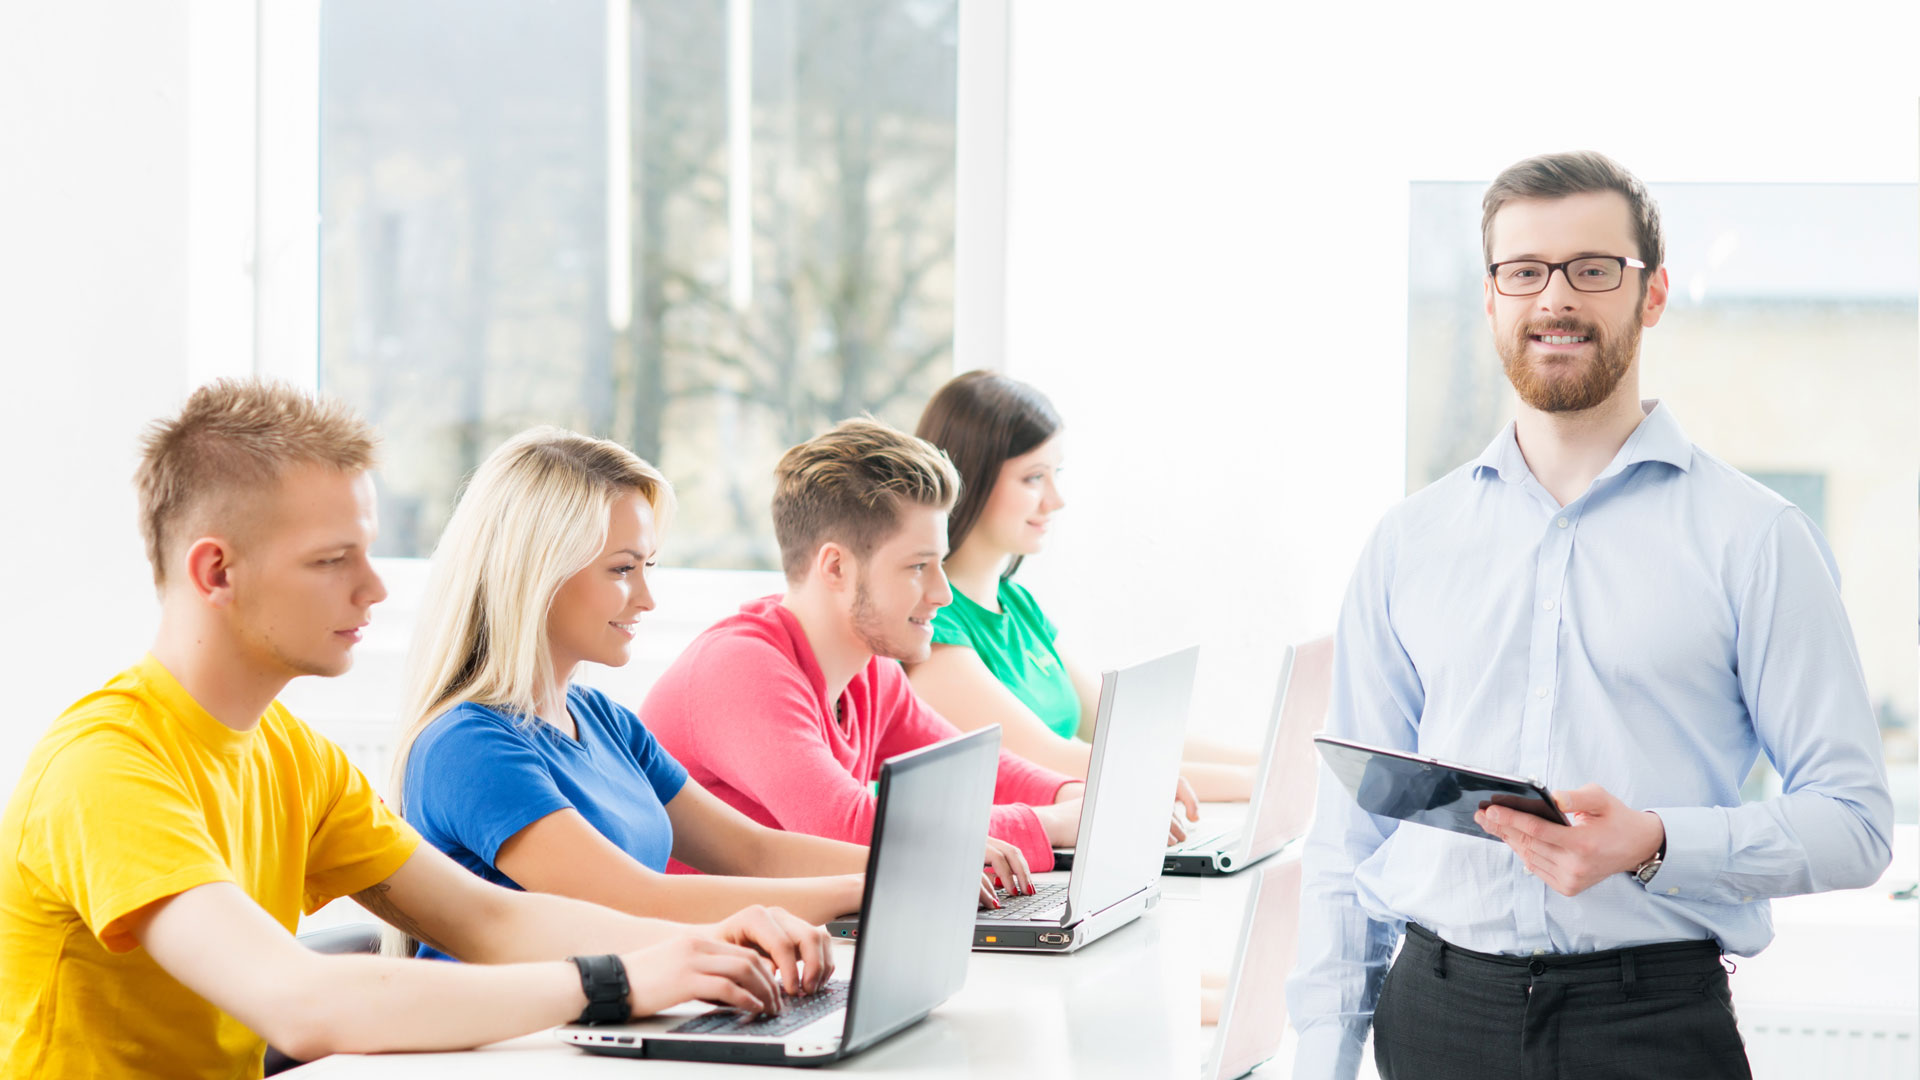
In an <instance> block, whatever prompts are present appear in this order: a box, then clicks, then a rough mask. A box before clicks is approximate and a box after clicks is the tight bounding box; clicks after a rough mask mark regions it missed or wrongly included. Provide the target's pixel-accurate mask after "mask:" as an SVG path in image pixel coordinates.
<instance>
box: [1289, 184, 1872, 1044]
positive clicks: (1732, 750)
mask: <svg viewBox="0 0 1920 1080" xmlns="http://www.w3.org/2000/svg"><path fill="white" fill-rule="evenodd" d="M1481 240H1482V244H1483V246H1484V255H1485V259H1486V263H1487V274H1486V279H1485V299H1486V314H1487V319H1488V322H1489V323H1490V325H1491V326H1492V328H1493V337H1494V341H1495V343H1496V345H1497V347H1498V351H1499V353H1500V358H1501V361H1502V363H1503V365H1504V367H1505V369H1506V373H1507V377H1508V380H1509V381H1510V382H1511V383H1512V384H1513V388H1514V391H1515V393H1516V396H1517V399H1518V400H1517V404H1516V416H1515V419H1514V421H1513V422H1512V423H1510V424H1508V425H1507V427H1506V428H1505V430H1503V431H1501V432H1500V434H1499V435H1498V436H1497V437H1496V438H1495V439H1494V440H1493V442H1492V443H1491V444H1490V445H1489V446H1488V447H1487V449H1486V450H1485V451H1484V452H1483V453H1481V455H1480V456H1479V457H1478V458H1476V459H1474V460H1473V461H1471V462H1469V463H1467V464H1466V465H1464V466H1462V467H1460V468H1459V469H1456V470H1455V471H1453V472H1452V473H1449V474H1448V475H1447V476H1445V477H1443V478H1441V479H1440V480H1438V481H1436V482H1435V483H1434V484H1432V485H1431V486H1429V487H1427V488H1426V489H1425V490H1422V491H1420V492H1418V493H1416V494H1414V495H1412V496H1410V497H1408V498H1407V499H1406V500H1405V501H1404V502H1402V503H1401V504H1400V505H1398V506H1396V507H1395V508H1394V509H1393V510H1392V511H1390V512H1389V513H1388V514H1387V515H1386V517H1385V518H1384V519H1383V520H1382V521H1381V523H1380V525H1379V527H1378V528H1377V529H1376V530H1375V532H1374V534H1373V536H1372V538H1371V539H1370V541H1369V542H1368V545H1367V548H1366V551H1365V552H1364V553H1363V554H1362V556H1361V558H1360V562H1359V566H1358V568H1357V569H1356V570H1355V572H1354V576H1353V579H1352V583H1351V585H1350V587H1349V589H1348V592H1347V595H1346V600H1345V603H1344V605H1343V608H1342V611H1341V616H1340V625H1339V631H1338V637H1337V640H1336V646H1335V662H1334V686H1333V695H1332V700H1331V705H1330V708H1329V713H1328V717H1327V727H1328V729H1329V731H1330V732H1331V733H1333V734H1336V735H1339V736H1343V737H1346V738H1348V739H1352V740H1356V741H1359V742H1365V743H1370V744H1373V745H1377V746H1384V747H1392V748H1397V749H1400V750H1404V751H1408V752H1413V753H1417V754H1419V755H1421V756H1425V757H1435V758H1442V759H1447V760H1451V761H1457V762H1462V763H1465V764H1469V765H1473V766H1476V767H1479V768H1483V769H1488V770H1494V771H1498V772H1503V773H1508V774H1514V775H1522V776H1532V777H1539V778H1541V779H1542V780H1543V781H1544V782H1545V783H1546V785H1547V786H1548V787H1549V788H1552V789H1557V790H1556V791H1555V798H1556V800H1557V801H1558V803H1559V805H1560V807H1561V809H1563V810H1564V811H1565V812H1566V814H1567V817H1568V819H1569V820H1570V822H1571V824H1570V825H1556V824H1552V823H1549V822H1548V821H1546V820H1545V819H1543V818H1538V817H1534V816H1532V815H1530V814H1526V813H1522V812H1519V811H1516V810H1513V809H1509V808H1503V807H1490V808H1488V809H1484V810H1482V811H1480V812H1479V814H1478V815H1477V816H1476V818H1475V820H1476V821H1477V822H1478V823H1479V825H1480V826H1481V828H1482V829H1484V830H1485V831H1486V833H1487V834H1488V835H1487V836H1486V837H1474V836H1467V835H1461V834H1455V833H1450V832H1445V831H1442V830H1438V829H1432V828H1424V827H1421V826H1418V825H1405V824H1402V823H1400V822H1398V821H1396V820H1393V819H1391V818H1384V817H1375V816H1373V815H1370V814H1368V813H1366V812H1365V811H1363V810H1361V809H1360V808H1359V807H1358V805H1357V804H1356V803H1355V802H1354V800H1353V799H1352V797H1351V796H1349V795H1348V793H1347V792H1346V791H1345V789H1343V788H1342V787H1341V786H1340V785H1339V784H1338V783H1337V782H1333V780H1332V778H1331V776H1330V775H1327V774H1323V779H1322V782H1321V785H1320V802H1319V811H1318V814H1317V815H1316V818H1315V823H1314V827H1313V831H1312V833H1311V835H1310V837H1309V840H1308V844H1307V848H1306V852H1305V855H1304V860H1305V878H1304V886H1303V899H1302V929H1301V948H1300V963H1299V966H1298V968H1297V969H1296V971H1295V972H1294V975H1293V977H1292V979H1291V980H1290V982H1289V986H1288V993H1289V1011H1290V1013H1291V1015H1292V1017H1293V1019H1294V1022H1295V1024H1296V1026H1297V1027H1298V1028H1299V1031H1300V1050H1299V1056H1298V1058H1297V1060H1296V1062H1295V1071H1294V1075H1295V1076H1301V1077H1321V1076H1326V1077H1352V1076H1354V1075H1355V1072H1356V1071H1357V1069H1358V1065H1359V1060H1360V1056H1361V1051H1362V1047H1363V1045H1364V1043H1365V1040H1366V1035H1367V1030H1368V1027H1369V1025H1371V1027H1372V1029H1373V1036H1374V1056H1375V1064H1376V1066H1377V1068H1378V1070H1379V1073H1380V1075H1381V1076H1382V1077H1386V1078H1394V1077H1421V1078H1423V1080H1445V1078H1448V1077H1456V1076H1458V1077H1467V1076H1472V1077H1481V1078H1493V1077H1514V1078H1520V1077H1525V1078H1528V1080H1538V1078H1546V1077H1568V1078H1572V1077H1580V1078H1588V1077H1594V1078H1598V1077H1660V1076H1687V1077H1749V1076H1750V1075H1751V1072H1750V1069H1749V1067H1748V1063H1747V1059H1746V1054H1745V1050H1744V1048H1743V1046H1742V1043H1741V1039H1740V1034H1739V1030H1738V1028H1737V1027H1736V1025H1735V1019H1734V1013H1733V1005H1732V999H1731V997H1730V994H1729V990H1728V985H1727V977H1726V970H1725V969H1724V968H1723V967H1722V963H1721V958H1722V956H1723V954H1729V953H1731V954H1735V955H1740V956H1751V955H1753V954H1755V953H1757V952H1759V951H1760V950H1761V949H1762V948H1764V947H1765V946H1766V945H1767V943H1768V942H1769V941H1770V940H1771V938H1772V936H1773V932H1772V923H1771V918H1770V915H1769V910H1768V898H1769V897H1774V896H1791V895H1796V894H1800V893H1809V892H1817V891H1821V890H1826V889H1843V888H1858V887H1862V886H1865V885H1868V884H1871V883H1872V882H1873V881H1875V880H1876V879H1877V878H1878V877H1879V875H1880V873H1881V872H1882V871H1883V870H1884V869H1885V867H1886V865H1887V862H1888V860H1889V858H1890V845H1889V838H1890V837H1891V835H1892V832H1893V809H1892V802H1891V799H1890V797H1889V795H1888V791H1887V780H1886V766H1885V764H1884V762H1883V761H1882V757H1881V749H1880V738H1879V732H1878V729H1877V726H1876V724H1875V721H1874V716H1873V710H1872V707H1871V706H1870V705H1869V703H1868V698H1867V690H1866V684H1865V679H1864V677H1863V676H1862V673H1861V669H1860V661H1859V657H1858V654H1857V653H1856V651H1855V649H1854V643H1853V635H1852V631H1851V629H1850V628H1849V625H1848V622H1847V615H1846V611H1845V610H1844V609H1843V608H1842V606H1841V602H1840V588H1839V571H1838V567H1837V566H1836V564H1835V562H1834V558H1833V554H1832V552H1831V551H1829V550H1828V548H1827V544H1826V541H1825V539H1824V538H1823V537H1822V536H1821V535H1820V532H1819V530H1818V529H1817V528H1815V527H1814V525H1813V523H1812V522H1810V521H1809V520H1808V519H1807V517H1806V515H1804V514H1802V513H1801V512H1800V511H1799V510H1798V509H1797V508H1795V507H1794V506H1793V505H1792V504H1790V503H1788V502H1787V501H1786V500H1784V499H1782V498H1780V497H1779V496H1778V495H1775V494H1774V493H1773V492H1771V491H1769V490H1767V489H1766V488H1765V487H1762V486H1761V485H1760V484H1758V483H1756V482H1755V481H1753V480H1752V479H1750V478H1748V477H1746V476H1744V475H1742V474H1741V473H1740V472H1739V471H1738V470H1736V469H1734V468H1732V467H1731V466H1729V465H1727V464H1726V463H1724V462H1722V461H1720V460H1719V459H1717V458H1715V457H1713V456H1711V455H1709V454H1708V453H1706V452H1705V451H1704V450H1701V449H1700V448H1699V447H1696V446H1694V445H1693V444H1692V443H1691V442H1690V441H1689V440H1688V439H1687V436H1686V434H1685V433H1684V432H1683V431H1682V430H1681V427H1680V422H1679V420H1678V419H1677V418H1676V417H1675V416H1674V414H1673V411H1672V410H1671V409H1669V408H1668V407H1667V406H1665V405H1662V404H1661V403H1659V402H1658V401H1643V400H1641V398H1640V392H1639V391H1640V386H1639V382H1640V334H1641V331H1642V330H1644V329H1648V328H1651V327H1653V326H1655V325H1657V324H1658V323H1659V321H1660V317H1661V315H1662V313H1663V312H1664V311H1665V309H1666V304H1667V295H1668V284H1667V271H1666V269H1665V268H1664V267H1663V266H1662V265H1661V264H1662V262H1663V259H1664V256H1665V249H1664V244H1663V241H1662V239H1661V234H1660V218H1659V212H1658V210H1657V208H1656V207H1655V205H1654V203H1653V200H1652V199H1651V198H1650V197H1649V196H1648V194H1647V190H1646V187H1645V186H1644V185H1643V184H1641V182H1640V181H1639V180H1638V179H1636V178H1635V177H1634V176H1633V175H1632V174H1630V173H1628V172H1627V171H1626V170H1625V169H1623V168H1621V167H1620V166H1619V165H1618V164H1616V163H1615V162H1613V161H1611V160H1610V159H1608V158H1606V157H1603V156H1602V155H1599V154H1594V153H1567V154H1550V155H1545V156H1542V157H1536V158H1531V159H1529V160H1526V161H1522V162H1520V163H1519V164H1516V165H1514V166H1512V167H1511V168H1509V169H1507V170H1506V171H1505V172H1503V173H1501V174H1500V176H1499V178H1497V179H1496V180H1495V181H1494V182H1493V184H1492V186H1491V187H1489V188H1488V190H1487V193H1486V197H1485V200H1484V202H1483V216H1482V220H1481ZM1762 751H1764V752H1765V753H1766V754H1767V756H1768V758H1769V760H1771V761H1772V762H1773V764H1774V766H1775V767H1776V768H1777V769H1778V770H1779V772H1780V775H1781V777H1782V780H1783V785H1782V787H1783V793H1782V794H1781V795H1780V796H1778V797H1776V798H1772V799H1769V800H1766V801H1763V802H1756V803H1748V804H1745V805H1742V803H1741V798H1740V785H1741V782H1742V781H1743V780H1744V779H1745V777H1746V776H1747V774H1748V772H1749V770H1751V769H1752V767H1753V764H1754V761H1755V759H1756V757H1757V756H1758V754H1759V753H1761V752H1762ZM1494 840H1497V841H1500V842H1498V843H1496V842H1491V841H1494ZM1403 933H1404V935H1405V944H1404V947H1403V948H1401V949H1400V950H1399V953H1398V955H1397V956H1396V955H1395V952H1394V948H1395V945H1396V943H1397V942H1399V941H1400V939H1401V937H1402V934H1403Z"/></svg>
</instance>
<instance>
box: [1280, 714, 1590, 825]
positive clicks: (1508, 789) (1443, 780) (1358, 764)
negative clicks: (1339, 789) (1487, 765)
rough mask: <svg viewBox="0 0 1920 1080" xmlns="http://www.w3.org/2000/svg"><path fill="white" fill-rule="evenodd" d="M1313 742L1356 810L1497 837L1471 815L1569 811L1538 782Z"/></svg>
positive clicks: (1560, 820)
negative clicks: (1501, 810)
mask: <svg viewBox="0 0 1920 1080" xmlns="http://www.w3.org/2000/svg"><path fill="white" fill-rule="evenodd" d="M1313 741H1314V744H1315V745H1316V746H1318V747H1319V748H1320V756H1321V757H1322V758H1325V759H1326V762H1327V766H1328V767H1329V768H1331V769H1332V770H1333V775H1335V776H1337V777H1339V778H1340V782H1341V783H1342V784H1344V785H1346V788H1347V790H1348V791H1350V792H1352V793H1353V798H1354V801H1355V802H1358V803H1359V804H1360V809H1362V810H1365V811H1366V812H1367V813H1369V814H1378V815H1380V816H1381V817H1390V818H1399V819H1400V820H1401V821H1411V822H1415V823H1417V824H1420V825H1431V826H1433V827H1434V828H1436V829H1446V830H1447V831H1449V832H1457V833H1461V834H1463V835H1465V836H1477V837H1480V838H1481V839H1483V840H1494V841H1496V842H1497V841H1498V839H1499V838H1498V837H1496V836H1494V835H1493V834H1491V833H1489V832H1487V831H1486V830H1485V829H1482V828H1481V827H1480V826H1478V825H1476V824H1474V821H1473V814H1474V811H1476V810H1484V809H1486V808H1487V807H1489V806H1506V807H1510V808H1512V809H1514V810H1519V811H1522V812H1524V813H1528V814H1532V815H1533V816H1535V817H1541V818H1545V819H1547V820H1548V821H1551V822H1553V823H1554V824H1556V825H1565V824H1568V822H1567V815H1565V814H1563V813H1561V812H1560V808H1559V807H1558V806H1555V805H1554V802H1553V795H1552V794H1551V793H1549V792H1548V791H1547V789H1546V788H1544V787H1542V786H1541V785H1540V782H1539V781H1537V780H1528V779H1526V778H1524V777H1519V776H1505V775H1502V774H1500V773H1493V772H1486V771H1485V770H1482V769H1470V768H1468V767H1466V766H1465V765H1454V764H1452V763H1450V762H1445V761H1440V760H1438V759H1435V758H1423V757H1415V756H1413V755H1412V754H1407V753H1402V752H1401V751H1398V750H1387V749H1384V748H1382V747H1378V746H1367V745H1365V744H1363V743H1357V742H1349V741H1347V740H1346V739H1336V738H1334V737H1333V736H1331V735H1315V736H1314V737H1313Z"/></svg>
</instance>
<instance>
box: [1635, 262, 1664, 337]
mask: <svg viewBox="0 0 1920 1080" xmlns="http://www.w3.org/2000/svg"><path fill="white" fill-rule="evenodd" d="M1668 289H1669V286H1668V284H1667V268H1666V267H1664V266H1663V267H1661V268H1660V269H1658V270H1655V271H1654V272H1653V276H1652V277H1651V278H1648V279H1647V298H1646V299H1645V300H1643V301H1641V303H1640V325H1641V326H1652V325H1654V324H1655V323H1658V322H1659V321H1660V316H1661V314H1662V313H1664V312H1665V311H1666V310H1667V296H1668Z"/></svg>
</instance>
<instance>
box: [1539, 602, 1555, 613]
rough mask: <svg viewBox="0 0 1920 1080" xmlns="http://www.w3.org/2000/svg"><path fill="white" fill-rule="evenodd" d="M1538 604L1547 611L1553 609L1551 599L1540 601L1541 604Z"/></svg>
mask: <svg viewBox="0 0 1920 1080" xmlns="http://www.w3.org/2000/svg"><path fill="white" fill-rule="evenodd" d="M1540 606H1541V607H1543V608H1546V609H1547V610H1548V611H1552V610H1553V601H1551V600H1547V601H1544V602H1542V603H1541V605H1540Z"/></svg>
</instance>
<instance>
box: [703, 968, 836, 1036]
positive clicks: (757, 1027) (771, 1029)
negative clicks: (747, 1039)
mask: <svg viewBox="0 0 1920 1080" xmlns="http://www.w3.org/2000/svg"><path fill="white" fill-rule="evenodd" d="M849 985H850V984H849V983H847V982H844V981H842V982H830V983H828V984H827V985H826V986H824V987H822V988H821V989H819V990H816V991H814V992H813V993H810V994H797V995H794V996H792V997H789V998H787V1007H786V1008H785V1009H784V1010H782V1011H781V1013H780V1015H778V1016H761V1015H759V1014H758V1013H753V1012H748V1011H745V1010H742V1009H715V1010H714V1011H712V1012H710V1013H703V1014H701V1015H699V1016H696V1017H694V1018H693V1019H691V1020H689V1021H687V1022H686V1023H684V1024H681V1025H680V1026H678V1027H676V1028H674V1029H673V1030H672V1031H671V1032H669V1034H684V1035H785V1034H787V1033H788V1032H790V1031H798V1030H799V1029H801V1028H803V1027H806V1026H807V1025H808V1024H811V1023H813V1022H814V1021H815V1020H818V1019H820V1018H821V1017H823V1016H825V1015H827V1014H828V1013H830V1012H833V1011H834V1010H836V1009H843V1008H845V1007H846V1004H847V989H848V987H849Z"/></svg>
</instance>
